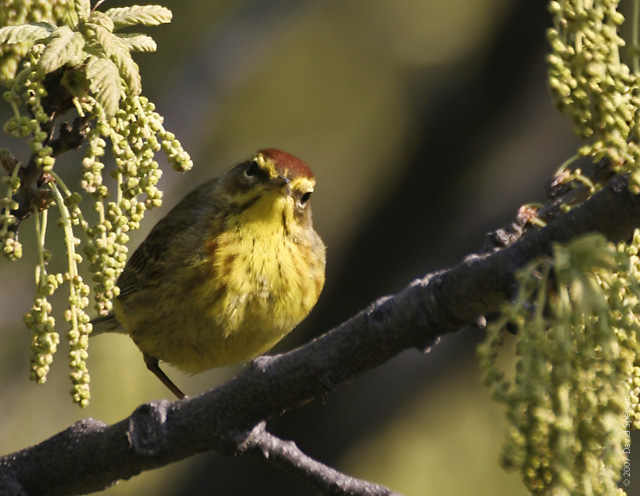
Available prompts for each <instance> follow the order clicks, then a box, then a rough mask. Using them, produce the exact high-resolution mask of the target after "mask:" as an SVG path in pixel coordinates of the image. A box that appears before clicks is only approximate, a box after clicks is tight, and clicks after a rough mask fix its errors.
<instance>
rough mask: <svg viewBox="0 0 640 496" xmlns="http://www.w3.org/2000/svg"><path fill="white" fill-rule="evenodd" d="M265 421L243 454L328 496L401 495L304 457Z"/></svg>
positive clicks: (251, 436)
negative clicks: (298, 478) (281, 471)
mask: <svg viewBox="0 0 640 496" xmlns="http://www.w3.org/2000/svg"><path fill="white" fill-rule="evenodd" d="M265 425H266V423H265V422H260V423H259V424H258V425H256V426H255V427H254V429H253V430H252V431H251V433H250V434H249V436H248V437H247V439H246V440H245V441H244V443H243V444H242V445H241V446H240V447H239V452H240V453H252V454H254V455H256V456H258V457H260V458H263V459H265V460H267V461H269V462H270V463H273V464H274V465H277V466H279V467H281V468H283V469H284V470H285V471H287V472H289V473H291V474H293V475H296V476H298V477H300V478H301V479H303V480H306V481H307V482H309V483H310V484H312V485H314V486H316V487H317V488H318V489H320V490H321V491H322V492H323V493H324V494H335V495H351V496H399V495H398V494H397V493H394V492H392V491H390V490H389V489H387V488H386V487H382V486H379V485H377V484H372V483H371V482H367V481H363V480H360V479H356V478H354V477H350V476H348V475H345V474H343V473H341V472H338V471H337V470H335V469H333V468H331V467H328V466H327V465H325V464H323V463H320V462H318V461H316V460H314V459H313V458H311V457H309V456H308V455H306V454H304V453H303V452H302V451H301V450H300V448H298V447H297V446H296V444H295V443H294V442H293V441H283V440H282V439H280V438H278V437H276V436H274V435H273V434H271V433H270V432H267V431H266V429H265Z"/></svg>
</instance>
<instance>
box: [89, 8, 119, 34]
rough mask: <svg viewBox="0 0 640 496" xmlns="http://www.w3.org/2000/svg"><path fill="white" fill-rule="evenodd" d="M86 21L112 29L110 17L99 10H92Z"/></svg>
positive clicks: (108, 29)
mask: <svg viewBox="0 0 640 496" xmlns="http://www.w3.org/2000/svg"><path fill="white" fill-rule="evenodd" d="M87 22H89V23H92V24H97V25H98V26H102V27H103V28H105V29H106V30H107V31H113V28H114V26H113V21H112V20H111V17H109V16H108V15H107V14H105V13H104V12H100V11H99V10H96V11H94V12H92V13H91V15H90V16H89V19H88V21H87Z"/></svg>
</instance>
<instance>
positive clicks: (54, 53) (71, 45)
mask: <svg viewBox="0 0 640 496" xmlns="http://www.w3.org/2000/svg"><path fill="white" fill-rule="evenodd" d="M75 35H76V33H75V32H74V31H72V30H71V28H70V27H68V26H60V27H59V28H58V29H56V30H55V31H54V32H53V34H52V35H51V39H50V40H49V42H48V43H47V46H46V48H45V49H44V52H43V53H42V57H40V60H39V61H38V69H40V70H41V71H42V72H43V73H45V74H48V73H50V72H53V71H55V70H56V69H58V68H59V67H62V66H63V65H65V64H66V63H68V62H71V61H72V60H77V58H78V52H79V51H80V50H82V47H83V45H84V39H83V38H82V35H80V37H77V36H75Z"/></svg>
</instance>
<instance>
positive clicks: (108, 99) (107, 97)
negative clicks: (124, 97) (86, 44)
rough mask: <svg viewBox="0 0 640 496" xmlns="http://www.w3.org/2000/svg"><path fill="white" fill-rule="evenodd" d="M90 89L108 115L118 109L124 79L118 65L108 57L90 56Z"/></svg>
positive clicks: (88, 72) (88, 75) (112, 114)
mask: <svg viewBox="0 0 640 496" xmlns="http://www.w3.org/2000/svg"><path fill="white" fill-rule="evenodd" d="M87 79H89V89H90V90H91V93H93V95H94V96H95V98H96V100H98V103H100V105H102V108H103V109H104V112H105V114H106V116H107V117H113V116H114V115H115V114H116V112H117V111H118V106H119V103H120V95H121V92H122V81H121V79H120V71H118V68H117V67H116V65H115V64H114V63H113V62H112V61H111V60H109V59H108V58H106V57H94V56H92V57H89V60H88V62H87Z"/></svg>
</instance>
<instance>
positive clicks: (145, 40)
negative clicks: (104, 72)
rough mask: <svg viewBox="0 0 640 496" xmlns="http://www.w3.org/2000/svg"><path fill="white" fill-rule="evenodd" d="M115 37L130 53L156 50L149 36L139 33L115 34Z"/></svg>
mask: <svg viewBox="0 0 640 496" xmlns="http://www.w3.org/2000/svg"><path fill="white" fill-rule="evenodd" d="M116 36H117V37H118V38H120V41H122V43H124V45H125V46H126V47H127V49H128V50H129V51H131V52H155V51H156V49H157V48H158V45H156V42H155V41H154V40H153V38H152V37H151V36H147V35H146V34H140V33H117V34H116Z"/></svg>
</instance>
